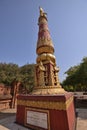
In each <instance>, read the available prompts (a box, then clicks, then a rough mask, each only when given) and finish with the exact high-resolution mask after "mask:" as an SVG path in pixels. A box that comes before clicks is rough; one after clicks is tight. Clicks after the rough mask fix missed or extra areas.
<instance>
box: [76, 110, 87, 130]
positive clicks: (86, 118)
mask: <svg viewBox="0 0 87 130" xmlns="http://www.w3.org/2000/svg"><path fill="white" fill-rule="evenodd" d="M77 112H78V117H77V129H76V130H87V109H77Z"/></svg>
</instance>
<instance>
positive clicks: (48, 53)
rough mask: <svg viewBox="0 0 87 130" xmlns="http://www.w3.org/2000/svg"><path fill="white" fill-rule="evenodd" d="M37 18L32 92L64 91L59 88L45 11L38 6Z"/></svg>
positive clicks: (53, 92) (49, 92) (54, 92)
mask: <svg viewBox="0 0 87 130" xmlns="http://www.w3.org/2000/svg"><path fill="white" fill-rule="evenodd" d="M39 11H40V15H39V18H38V26H39V31H38V40H37V47H36V53H37V58H36V63H37V64H36V76H35V79H36V83H35V84H36V85H35V88H34V91H33V94H56V93H59V92H60V93H61V92H64V90H63V89H62V88H61V86H60V83H59V79H58V72H59V68H58V67H57V66H56V58H55V55H54V46H53V42H52V39H51V36H50V32H49V28H48V20H47V13H45V12H44V10H43V9H42V8H41V7H40V8H39Z"/></svg>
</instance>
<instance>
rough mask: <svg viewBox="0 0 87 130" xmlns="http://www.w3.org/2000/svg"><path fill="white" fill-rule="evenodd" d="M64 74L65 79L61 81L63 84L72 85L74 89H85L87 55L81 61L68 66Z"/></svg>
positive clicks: (86, 84) (86, 82)
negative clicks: (75, 64)
mask: <svg viewBox="0 0 87 130" xmlns="http://www.w3.org/2000/svg"><path fill="white" fill-rule="evenodd" d="M65 74H67V77H66V79H65V80H64V81H63V86H70V85H71V86H73V89H75V90H78V91H79V90H85V91H86V90H87V57H85V58H83V60H82V62H81V63H80V64H79V65H77V66H73V67H71V68H69V69H68V70H67V71H66V72H65Z"/></svg>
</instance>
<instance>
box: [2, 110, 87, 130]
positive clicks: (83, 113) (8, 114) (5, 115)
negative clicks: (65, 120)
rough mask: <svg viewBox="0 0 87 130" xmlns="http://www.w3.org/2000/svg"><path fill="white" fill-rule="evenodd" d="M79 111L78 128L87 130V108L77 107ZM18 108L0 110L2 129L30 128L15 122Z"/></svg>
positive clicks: (21, 129) (20, 129) (77, 129)
mask: <svg viewBox="0 0 87 130" xmlns="http://www.w3.org/2000/svg"><path fill="white" fill-rule="evenodd" d="M76 111H77V112H78V117H77V127H76V130H87V109H76ZM15 113H16V110H15V109H8V110H4V111H1V112H0V130H30V129H28V128H25V127H23V126H20V125H18V124H16V123H15V119H16V114H15Z"/></svg>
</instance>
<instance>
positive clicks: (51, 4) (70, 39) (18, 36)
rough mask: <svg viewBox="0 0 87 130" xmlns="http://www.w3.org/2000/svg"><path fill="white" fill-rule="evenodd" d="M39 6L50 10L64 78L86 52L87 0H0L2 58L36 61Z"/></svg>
mask: <svg viewBox="0 0 87 130" xmlns="http://www.w3.org/2000/svg"><path fill="white" fill-rule="evenodd" d="M39 6H41V7H42V8H43V9H44V11H45V12H46V13H47V14H48V26H49V30H50V33H51V37H52V40H53V43H54V47H55V56H56V62H57V65H58V66H59V67H60V72H59V78H60V81H62V80H63V79H64V78H65V75H64V72H65V71H66V70H67V69H69V68H70V67H71V66H74V65H78V64H79V63H80V62H81V60H82V58H83V57H85V56H87V0H0V62H6V63H16V64H18V65H19V66H22V65H25V64H27V63H30V64H31V63H36V43H37V38H38V25H37V23H38V16H39Z"/></svg>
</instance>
